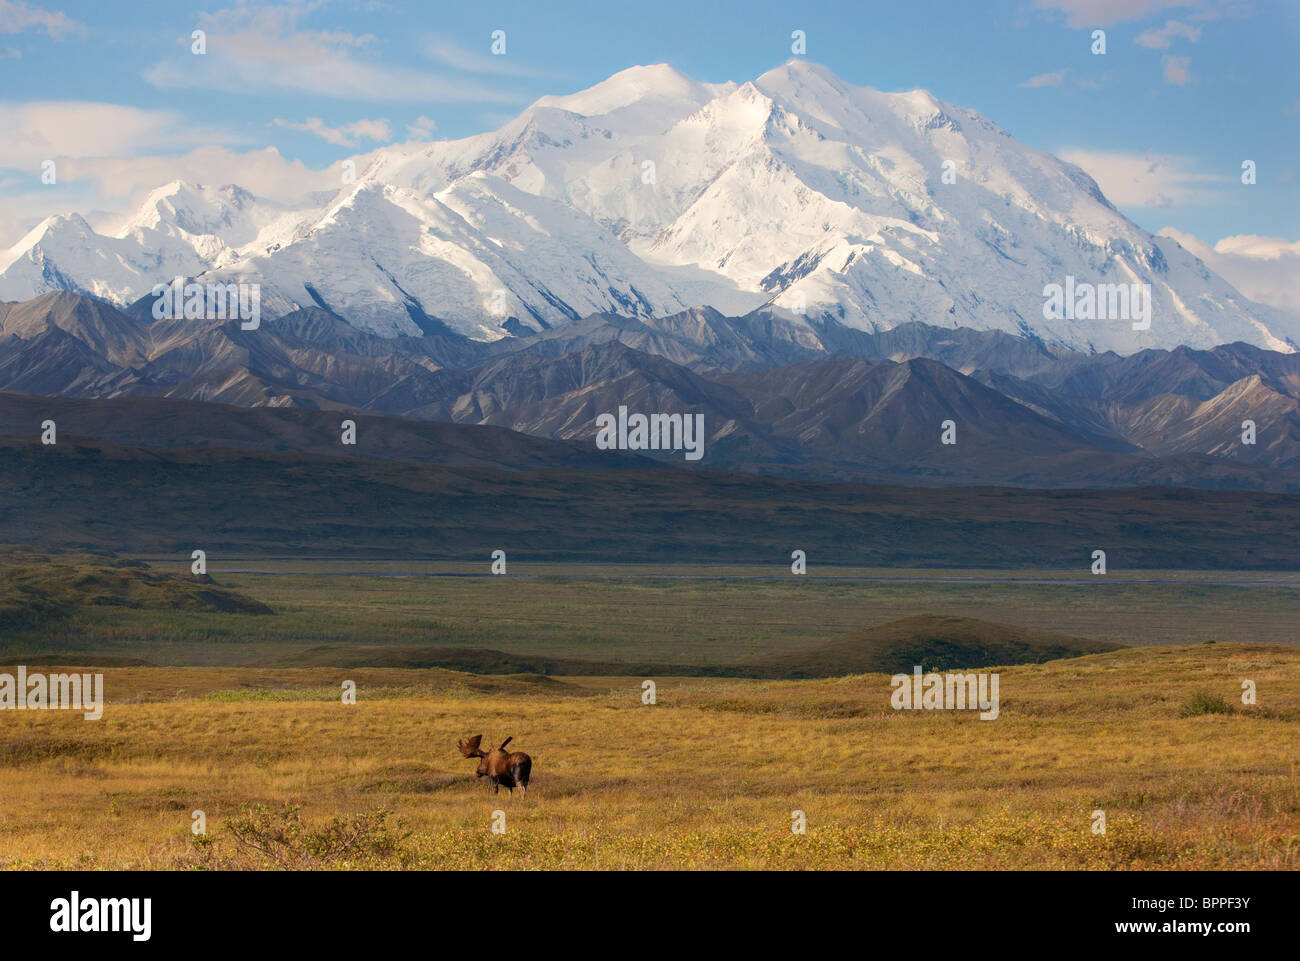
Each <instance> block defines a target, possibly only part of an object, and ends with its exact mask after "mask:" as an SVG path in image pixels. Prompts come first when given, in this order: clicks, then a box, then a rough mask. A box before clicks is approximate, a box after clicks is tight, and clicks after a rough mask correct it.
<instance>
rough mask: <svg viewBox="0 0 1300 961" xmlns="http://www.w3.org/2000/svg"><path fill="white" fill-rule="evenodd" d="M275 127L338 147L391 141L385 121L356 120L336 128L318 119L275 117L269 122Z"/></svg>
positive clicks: (391, 135)
mask: <svg viewBox="0 0 1300 961" xmlns="http://www.w3.org/2000/svg"><path fill="white" fill-rule="evenodd" d="M271 122H272V123H273V124H274V125H275V126H277V127H284V128H286V129H288V130H298V131H301V132H302V133H310V134H314V135H315V136H317V137H320V138H321V139H322V140H324V141H326V142H327V143H332V144H334V145H336V146H339V147H355V146H357V145H358V144H360V143H361V141H362V140H374V141H376V142H378V143H387V142H388V141H390V140H392V139H393V131H392V128H391V127H389V126H388V121H387V120H364V119H363V120H357V121H354V122H352V123H345V124H340V125H339V126H337V127H331V126H329V125H328V124H326V123H325V121H323V120H321V118H320V117H308V118H307V119H306V120H305V121H302V122H298V121H294V120H282V119H280V118H279V117H276V118H275V119H274V120H273V121H271Z"/></svg>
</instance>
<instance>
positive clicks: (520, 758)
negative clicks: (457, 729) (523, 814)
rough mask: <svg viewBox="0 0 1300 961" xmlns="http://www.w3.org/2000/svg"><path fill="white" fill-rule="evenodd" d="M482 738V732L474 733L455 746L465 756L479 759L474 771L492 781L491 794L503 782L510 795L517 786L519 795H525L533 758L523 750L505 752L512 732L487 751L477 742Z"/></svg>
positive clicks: (495, 791) (511, 738) (496, 790)
mask: <svg viewBox="0 0 1300 961" xmlns="http://www.w3.org/2000/svg"><path fill="white" fill-rule="evenodd" d="M482 740H483V735H482V734H475V735H474V736H473V737H472V738H470V739H469V740H468V741H457V742H456V746H457V747H458V748H460V753H461V754H463V755H465V757H476V758H479V759H480V760H479V762H478V771H477V772H475V773H476V774H477V775H478V776H479V777H485V778H487V779H488V780H490V781H491V782H492V793H493V794H496V793H497V792H498V791H500V790H501V785H503V784H504V785H505V786H506V787H508V788H510V796H511V797H514V796H515V788H519V794H520V796H521V797H527V795H528V775H529V773H530V772H531V771H532V769H533V759H532V758H531V757H529V756H528V755H527V754H525V753H524V752H523V751H511V752H510V753H508V754H507V753H506V745H507V744H509V743H510V742H511V741H512V740H514V735H513V734H512V735H511V736H510V737H508V738H506V739H505V740H504V741H502V742H501V744H500V746H499V747H495V748H492V749H491V750H488V751H484V750H483V749H482V748H481V747H479V742H480V741H482Z"/></svg>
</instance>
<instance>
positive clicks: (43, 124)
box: [0, 100, 248, 169]
mask: <svg viewBox="0 0 1300 961" xmlns="http://www.w3.org/2000/svg"><path fill="white" fill-rule="evenodd" d="M0 130H4V131H5V136H4V137H0V168H4V167H7V168H14V169H35V168H37V167H39V166H40V164H41V163H42V162H43V161H45V160H61V159H78V158H86V157H126V156H133V155H137V154H141V153H146V152H149V151H174V150H176V149H178V148H179V149H184V148H186V147H188V146H196V145H199V144H211V143H246V142H248V138H247V137H246V136H244V135H242V134H236V133H234V132H232V131H228V130H222V129H217V128H214V127H211V126H205V125H202V124H194V123H192V122H190V121H189V120H187V118H186V117H185V116H184V115H182V114H181V113H179V112H177V111H174V110H148V109H143V108H140V107H128V106H123V105H120V104H112V103H95V102H90V101H72V100H57V101H30V102H26V103H0Z"/></svg>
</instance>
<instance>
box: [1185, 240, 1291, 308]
mask: <svg viewBox="0 0 1300 961" xmlns="http://www.w3.org/2000/svg"><path fill="white" fill-rule="evenodd" d="M1160 236H1161V237H1170V238H1172V239H1173V240H1176V241H1178V242H1179V243H1180V244H1182V245H1183V247H1185V248H1187V250H1189V251H1191V252H1192V253H1193V254H1195V255H1196V256H1197V257H1200V258H1201V260H1203V261H1205V265H1206V266H1207V267H1209V268H1210V269H1211V270H1213V271H1214V272H1215V273H1216V274H1218V275H1219V276H1221V277H1223V278H1224V279H1225V280H1227V281H1228V283H1230V284H1232V286H1234V287H1236V288H1237V289H1238V290H1240V291H1241V292H1242V293H1243V294H1245V295H1246V296H1247V297H1249V298H1250V299H1251V300H1255V301H1258V302H1259V303H1261V304H1268V305H1269V306H1270V307H1276V308H1278V309H1279V310H1285V311H1288V312H1290V313H1295V312H1296V311H1297V305H1300V241H1289V240H1283V239H1281V238H1278V237H1260V236H1257V235H1255V234H1240V235H1237V236H1233V237H1224V238H1223V239H1222V240H1220V241H1219V242H1218V243H1217V244H1215V245H1214V246H1213V247H1211V246H1210V245H1209V244H1207V243H1205V242H1203V241H1202V240H1200V239H1199V238H1197V237H1195V236H1193V235H1192V234H1185V233H1182V232H1181V231H1178V230H1175V229H1174V228H1172V227H1166V228H1164V229H1163V230H1161V231H1160Z"/></svg>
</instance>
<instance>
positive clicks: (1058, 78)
mask: <svg viewBox="0 0 1300 961" xmlns="http://www.w3.org/2000/svg"><path fill="white" fill-rule="evenodd" d="M1105 79H1106V74H1102V76H1101V77H1081V76H1079V74H1077V73H1075V72H1074V71H1073V70H1071V69H1070V68H1069V67H1064V68H1062V69H1060V70H1056V71H1053V72H1052V73H1040V74H1038V75H1037V76H1035V77H1030V78H1029V79H1028V80H1026V81H1024V82H1023V83H1018V84H1016V86H1018V87H1028V88H1031V89H1032V88H1036V87H1060V86H1063V85H1064V84H1066V83H1067V82H1068V83H1069V84H1070V85H1071V86H1074V87H1080V88H1082V89H1084V90H1100V89H1101V86H1102V83H1103V82H1104V81H1105Z"/></svg>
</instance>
